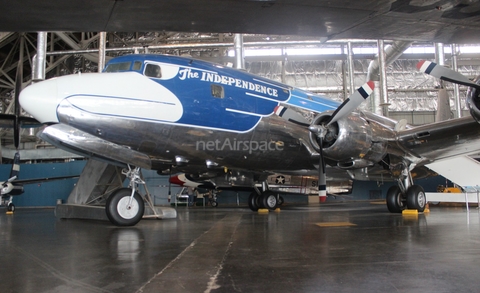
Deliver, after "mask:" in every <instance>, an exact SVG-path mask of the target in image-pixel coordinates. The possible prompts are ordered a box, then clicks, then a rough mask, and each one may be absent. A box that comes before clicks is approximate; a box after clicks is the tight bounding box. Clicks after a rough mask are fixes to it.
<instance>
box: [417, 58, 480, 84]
mask: <svg viewBox="0 0 480 293" xmlns="http://www.w3.org/2000/svg"><path fill="white" fill-rule="evenodd" d="M417 69H418V70H419V71H421V72H424V73H426V74H429V75H431V76H433V77H436V78H440V79H441V80H445V81H449V82H453V83H457V84H461V85H465V86H470V87H474V88H476V89H480V85H478V84H476V83H474V82H472V81H471V80H470V79H468V78H467V77H466V76H465V75H463V74H461V73H459V72H456V71H454V70H452V69H450V68H446V67H443V66H441V65H438V64H437V63H434V62H430V61H426V60H422V61H420V62H418V64H417Z"/></svg>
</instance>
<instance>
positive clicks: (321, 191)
mask: <svg viewBox="0 0 480 293" xmlns="http://www.w3.org/2000/svg"><path fill="white" fill-rule="evenodd" d="M322 143H323V139H322V138H320V146H321V145H322ZM325 169H326V165H325V160H324V158H323V150H322V148H321V147H320V162H319V164H318V196H319V197H320V196H327V175H326V173H325Z"/></svg>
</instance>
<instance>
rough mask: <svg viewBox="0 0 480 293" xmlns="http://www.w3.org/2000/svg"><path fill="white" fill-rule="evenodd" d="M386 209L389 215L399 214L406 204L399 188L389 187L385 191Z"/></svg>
mask: <svg viewBox="0 0 480 293" xmlns="http://www.w3.org/2000/svg"><path fill="white" fill-rule="evenodd" d="M387 208H388V210H389V211H390V212H391V213H401V212H402V211H403V210H404V209H405V208H406V203H405V199H404V196H403V195H402V192H401V191H400V187H398V186H391V187H390V188H389V189H388V191H387Z"/></svg>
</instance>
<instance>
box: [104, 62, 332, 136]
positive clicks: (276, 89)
mask: <svg viewBox="0 0 480 293" xmlns="http://www.w3.org/2000/svg"><path fill="white" fill-rule="evenodd" d="M125 61H131V62H132V64H133V62H134V61H141V62H142V64H145V63H146V62H149V63H152V62H156V63H158V64H159V65H160V66H161V64H162V63H164V64H165V65H168V66H178V68H179V70H178V73H177V74H176V75H175V76H174V77H172V78H169V79H165V78H164V79H162V78H158V79H157V78H151V79H152V80H154V81H155V82H157V83H159V84H161V85H162V86H164V87H166V88H167V89H168V90H170V91H171V92H172V93H174V94H175V95H176V96H177V98H178V99H179V100H180V102H181V103H182V106H183V115H182V117H181V118H180V119H179V120H178V121H176V123H178V124H182V125H191V126H197V127H205V128H212V129H219V130H226V131H233V132H247V131H250V130H252V129H253V128H254V127H255V126H256V125H257V124H258V123H259V121H260V120H261V118H262V117H264V116H269V115H272V114H273V112H274V109H275V107H276V106H278V105H279V104H281V103H284V104H287V105H288V104H289V105H293V106H296V107H300V108H303V109H307V110H310V111H314V112H323V111H326V110H332V109H335V108H336V107H337V106H338V105H339V103H337V102H334V101H331V100H329V99H327V98H321V97H319V96H314V95H313V94H311V93H308V92H306V91H302V90H299V89H291V88H290V87H289V86H286V85H284V84H281V83H278V82H275V81H271V80H267V79H263V78H261V77H258V76H255V75H252V74H249V73H246V72H244V71H240V70H236V69H232V68H228V67H223V66H221V65H216V64H213V63H208V62H204V61H200V60H193V59H188V58H182V57H176V56H164V55H128V56H122V57H118V58H115V59H112V60H111V61H110V62H109V64H110V63H115V62H125ZM107 66H108V64H107ZM143 68H144V65H142V68H140V69H138V70H135V71H137V72H139V73H141V74H143ZM214 90H217V91H218V90H223V97H221V98H220V97H214V96H213V95H212V92H213V91H214Z"/></svg>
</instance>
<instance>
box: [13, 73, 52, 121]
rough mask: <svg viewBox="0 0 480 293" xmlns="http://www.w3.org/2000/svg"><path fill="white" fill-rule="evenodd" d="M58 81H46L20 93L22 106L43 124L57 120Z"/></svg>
mask: <svg viewBox="0 0 480 293" xmlns="http://www.w3.org/2000/svg"><path fill="white" fill-rule="evenodd" d="M57 92H58V91H57V80H56V79H51V80H45V81H42V82H39V83H36V84H33V85H31V86H28V87H26V88H25V89H24V90H22V92H21V93H20V105H21V106H22V108H23V109H24V110H25V111H27V112H28V113H29V114H30V115H32V116H33V117H34V118H35V119H37V120H38V121H40V122H41V123H55V122H58V118H57V113H56V109H57V105H58V102H59V101H58V94H57Z"/></svg>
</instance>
